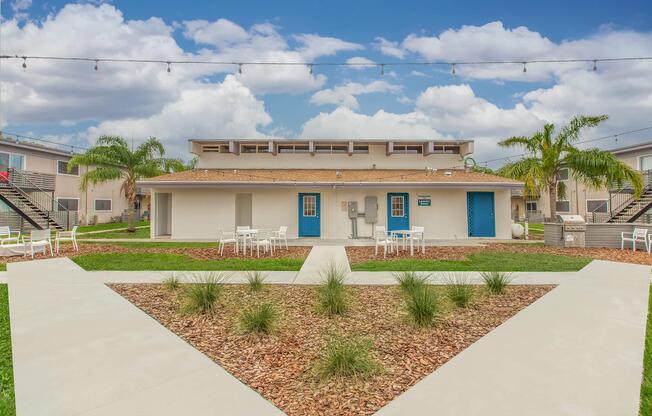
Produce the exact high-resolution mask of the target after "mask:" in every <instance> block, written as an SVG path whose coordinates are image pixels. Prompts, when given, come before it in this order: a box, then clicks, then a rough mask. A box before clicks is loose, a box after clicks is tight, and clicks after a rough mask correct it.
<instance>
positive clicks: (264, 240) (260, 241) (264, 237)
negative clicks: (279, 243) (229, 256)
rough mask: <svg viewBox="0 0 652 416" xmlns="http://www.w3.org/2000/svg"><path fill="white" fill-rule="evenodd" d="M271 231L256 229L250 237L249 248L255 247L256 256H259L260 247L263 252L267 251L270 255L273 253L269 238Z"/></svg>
mask: <svg viewBox="0 0 652 416" xmlns="http://www.w3.org/2000/svg"><path fill="white" fill-rule="evenodd" d="M271 236H272V233H271V232H270V231H263V230H261V231H258V232H257V233H256V234H254V235H252V237H251V248H252V252H253V247H254V246H255V247H256V257H260V249H261V247H262V249H263V252H264V253H269V254H270V256H271V255H272V254H274V246H273V245H272V239H271Z"/></svg>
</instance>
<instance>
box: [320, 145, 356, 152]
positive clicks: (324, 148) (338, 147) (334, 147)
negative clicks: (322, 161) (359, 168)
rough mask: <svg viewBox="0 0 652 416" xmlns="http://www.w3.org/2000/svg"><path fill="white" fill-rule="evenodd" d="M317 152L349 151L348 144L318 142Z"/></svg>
mask: <svg viewBox="0 0 652 416" xmlns="http://www.w3.org/2000/svg"><path fill="white" fill-rule="evenodd" d="M315 153H327V154H346V153H349V145H348V144H316V145H315Z"/></svg>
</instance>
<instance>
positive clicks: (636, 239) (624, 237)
mask: <svg viewBox="0 0 652 416" xmlns="http://www.w3.org/2000/svg"><path fill="white" fill-rule="evenodd" d="M625 241H631V242H632V250H634V251H636V243H643V244H644V245H645V251H647V252H648V253H649V252H650V243H649V241H648V234H647V228H634V232H632V233H627V232H622V233H620V249H621V250H623V249H624V248H625Z"/></svg>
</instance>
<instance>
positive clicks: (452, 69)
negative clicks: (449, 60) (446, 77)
mask: <svg viewBox="0 0 652 416" xmlns="http://www.w3.org/2000/svg"><path fill="white" fill-rule="evenodd" d="M451 74H453V75H455V64H452V65H451Z"/></svg>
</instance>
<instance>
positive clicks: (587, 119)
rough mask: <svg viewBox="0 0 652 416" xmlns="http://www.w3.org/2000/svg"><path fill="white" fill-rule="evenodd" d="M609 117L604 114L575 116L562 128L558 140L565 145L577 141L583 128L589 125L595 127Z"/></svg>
mask: <svg viewBox="0 0 652 416" xmlns="http://www.w3.org/2000/svg"><path fill="white" fill-rule="evenodd" d="M608 118H609V117H608V116H607V115H604V114H603V115H600V116H575V117H573V119H572V120H571V121H570V122H569V123H568V124H567V125H566V126H564V127H563V128H562V129H561V131H560V132H559V134H558V135H557V141H558V142H559V143H560V144H563V145H564V147H565V146H567V145H569V144H571V143H573V142H574V141H576V140H577V139H578V138H579V135H580V133H581V131H582V130H583V129H585V128H587V127H595V126H597V125H598V124H600V123H602V122H603V121H605V120H606V119H608Z"/></svg>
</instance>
